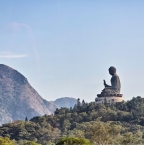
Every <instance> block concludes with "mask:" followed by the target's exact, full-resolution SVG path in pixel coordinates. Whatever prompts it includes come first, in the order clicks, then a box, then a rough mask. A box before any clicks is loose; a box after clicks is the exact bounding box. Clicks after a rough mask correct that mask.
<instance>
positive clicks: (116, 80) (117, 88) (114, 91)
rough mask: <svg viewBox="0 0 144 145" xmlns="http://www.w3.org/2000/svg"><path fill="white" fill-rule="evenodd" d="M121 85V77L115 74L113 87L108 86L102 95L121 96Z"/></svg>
mask: <svg viewBox="0 0 144 145" xmlns="http://www.w3.org/2000/svg"><path fill="white" fill-rule="evenodd" d="M120 88H121V83H120V79H119V76H118V75H117V74H114V75H113V76H112V78H111V86H109V85H106V86H105V88H104V89H103V90H102V93H101V94H120Z"/></svg>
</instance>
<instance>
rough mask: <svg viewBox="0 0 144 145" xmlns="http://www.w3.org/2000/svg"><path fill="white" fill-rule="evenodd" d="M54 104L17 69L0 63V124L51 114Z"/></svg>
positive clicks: (54, 107)
mask: <svg viewBox="0 0 144 145" xmlns="http://www.w3.org/2000/svg"><path fill="white" fill-rule="evenodd" d="M56 108H57V107H56V105H54V104H53V103H51V102H48V101H46V100H44V99H43V98H42V97H41V96H40V95H39V94H38V92H37V91H36V90H35V89H34V88H33V87H32V86H31V85H30V84H29V82H28V80H27V78H26V77H24V76H23V75H22V74H21V73H19V72H18V71H17V70H15V69H13V68H11V67H9V66H6V65H4V64H0V124H3V123H6V122H11V121H13V120H24V119H25V117H26V116H27V117H28V118H29V119H30V118H32V117H34V116H40V115H44V114H47V115H48V114H52V113H53V112H54V111H55V109H56Z"/></svg>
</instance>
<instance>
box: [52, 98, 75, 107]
mask: <svg viewBox="0 0 144 145" xmlns="http://www.w3.org/2000/svg"><path fill="white" fill-rule="evenodd" d="M51 102H52V103H53V104H55V105H57V106H58V108H61V107H67V108H70V107H74V105H75V104H76V103H77V99H75V98H70V97H62V98H58V99H56V100H55V101H51Z"/></svg>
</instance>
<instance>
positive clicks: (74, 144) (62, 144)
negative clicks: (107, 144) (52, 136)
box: [56, 137, 91, 145]
mask: <svg viewBox="0 0 144 145" xmlns="http://www.w3.org/2000/svg"><path fill="white" fill-rule="evenodd" d="M56 145H91V143H90V142H89V141H88V140H87V139H85V138H74V137H66V138H60V139H59V140H58V142H57V143H56Z"/></svg>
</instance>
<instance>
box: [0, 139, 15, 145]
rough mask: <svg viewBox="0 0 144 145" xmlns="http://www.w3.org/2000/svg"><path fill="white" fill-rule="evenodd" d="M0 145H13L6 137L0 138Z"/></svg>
mask: <svg viewBox="0 0 144 145" xmlns="http://www.w3.org/2000/svg"><path fill="white" fill-rule="evenodd" d="M0 145H13V143H12V141H11V140H10V139H9V138H7V137H1V138H0Z"/></svg>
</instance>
